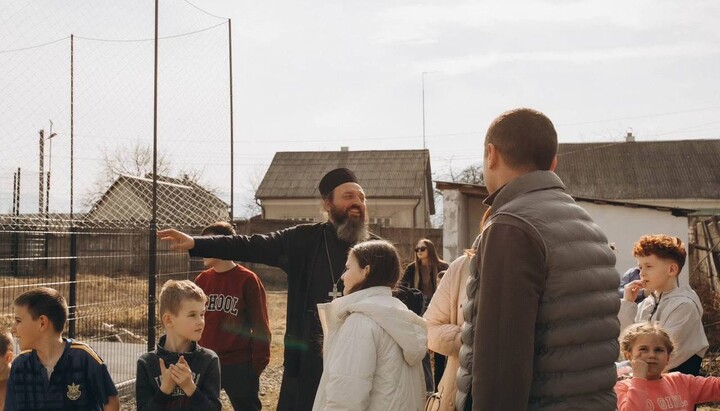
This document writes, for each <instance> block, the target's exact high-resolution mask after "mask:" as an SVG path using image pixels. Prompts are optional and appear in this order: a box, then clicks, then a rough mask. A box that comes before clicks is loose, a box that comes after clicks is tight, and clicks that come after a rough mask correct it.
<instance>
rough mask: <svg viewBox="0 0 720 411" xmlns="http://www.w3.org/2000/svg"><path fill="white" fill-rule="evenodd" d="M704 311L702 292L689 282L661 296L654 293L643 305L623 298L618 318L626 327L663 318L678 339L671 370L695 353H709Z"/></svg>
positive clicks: (672, 357)
mask: <svg viewBox="0 0 720 411" xmlns="http://www.w3.org/2000/svg"><path fill="white" fill-rule="evenodd" d="M658 300H659V301H658ZM656 305H657V309H655V306H656ZM653 310H654V311H655V313H654V314H653ZM702 314H703V308H702V304H701V303H700V298H698V295H697V294H696V293H695V291H693V289H692V288H690V287H689V286H682V287H678V288H675V289H673V290H671V291H667V292H664V293H662V294H659V295H657V296H656V295H655V294H651V295H650V296H649V297H647V298H646V299H644V300H643V301H642V302H641V303H640V304H639V305H638V304H635V303H631V302H629V301H626V300H625V299H623V300H622V302H621V303H620V312H619V313H618V319H619V320H620V329H621V330H622V331H624V330H625V329H626V328H627V327H629V326H630V325H632V324H635V323H639V322H647V321H650V320H651V321H657V322H659V323H660V326H661V327H663V328H664V329H665V330H666V331H667V332H668V334H669V335H670V337H671V338H672V339H673V340H674V342H675V350H673V353H672V355H671V356H670V362H669V363H668V366H667V369H669V370H671V369H673V368H675V367H677V366H678V365H680V364H682V363H684V362H685V361H687V360H688V358H690V357H692V356H693V355H695V354H697V355H698V356H700V358H702V357H703V356H704V355H705V351H707V349H708V346H709V344H708V340H707V337H706V336H705V330H704V329H703V324H702ZM651 316H652V318H651Z"/></svg>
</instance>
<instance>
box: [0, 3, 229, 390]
mask: <svg viewBox="0 0 720 411" xmlns="http://www.w3.org/2000/svg"><path fill="white" fill-rule="evenodd" d="M3 10H4V12H3V15H2V16H0V95H2V96H3V97H2V98H1V99H0V144H2V145H3V147H5V149H4V150H2V151H0V298H1V301H2V304H3V305H2V307H1V311H0V314H1V319H2V322H3V325H6V326H9V325H10V323H11V322H12V317H13V305H12V302H13V300H14V299H15V297H17V296H18V295H19V294H21V293H22V292H24V291H27V290H29V289H31V288H34V287H38V286H48V287H52V288H55V289H58V290H59V291H60V292H61V293H62V294H63V295H64V296H65V298H66V299H67V300H68V303H69V305H70V314H71V316H70V321H69V323H68V326H67V328H66V330H65V333H66V335H68V336H70V337H73V338H76V339H80V340H83V341H86V342H88V343H89V344H90V345H92V346H93V347H94V348H95V349H96V350H97V351H98V352H99V353H100V355H101V357H103V359H104V360H105V361H106V362H107V363H108V369H109V370H110V373H111V375H112V376H113V379H114V381H115V383H116V384H117V385H118V386H124V385H125V384H126V383H127V382H129V381H131V380H133V379H134V377H135V360H136V359H137V357H138V356H139V355H140V354H141V353H142V352H144V351H146V350H147V348H148V338H149V336H151V335H159V334H160V329H159V326H158V322H157V319H156V318H152V316H151V315H150V307H149V306H148V301H152V299H150V298H149V293H150V290H151V289H152V287H151V285H153V284H157V285H158V286H157V290H158V291H159V289H160V286H161V285H162V283H163V282H164V281H165V280H167V279H171V278H172V279H187V278H194V276H195V274H197V272H198V271H199V269H200V267H198V265H197V262H191V261H190V259H189V258H188V256H187V255H186V254H182V253H175V252H170V251H169V250H167V248H166V245H164V244H160V245H159V249H158V250H157V251H156V252H155V253H153V252H151V249H152V247H151V245H150V243H151V241H150V239H151V236H152V234H153V233H154V231H153V230H154V226H153V214H152V196H153V184H154V180H157V186H156V192H157V206H158V208H157V215H156V218H155V220H154V221H155V223H156V224H157V225H158V226H161V227H162V226H174V227H178V228H183V229H184V230H186V231H190V232H197V230H198V228H201V227H203V226H205V225H207V224H209V223H212V222H215V221H219V220H228V219H229V217H230V209H229V208H230V192H231V190H230V187H229V185H230V173H231V170H230V153H229V148H230V109H229V106H230V104H229V102H230V90H229V68H228V67H229V56H228V40H229V37H228V36H229V33H228V24H227V20H226V19H224V18H221V17H217V16H213V15H210V14H208V13H205V12H203V11H202V10H200V9H198V8H197V7H195V6H193V5H192V4H190V3H189V2H187V1H183V0H175V1H172V0H171V1H163V2H161V3H160V11H159V21H160V23H159V27H160V41H159V55H158V112H157V148H158V151H157V154H158V157H157V159H158V161H157V164H158V167H157V177H156V178H154V176H153V173H152V172H153V167H152V165H153V144H154V141H153V87H154V83H153V78H154V67H153V64H154V41H153V35H154V8H153V5H152V3H148V2H145V1H140V0H130V1H127V2H122V3H118V2H112V1H109V0H100V1H92V2H90V1H79V2H70V3H67V2H66V3H63V4H59V3H57V2H52V1H50V0H39V1H19V2H3ZM71 103H72V104H71ZM153 261H154V262H156V264H157V265H156V269H155V270H156V272H152V271H153V269H151V268H150V267H152V264H151V262H153ZM151 330H152V331H155V332H154V334H153V333H151V332H150V331H151Z"/></svg>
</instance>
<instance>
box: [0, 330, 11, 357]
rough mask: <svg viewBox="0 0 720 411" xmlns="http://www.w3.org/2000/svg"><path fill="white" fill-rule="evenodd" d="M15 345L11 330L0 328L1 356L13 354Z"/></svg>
mask: <svg viewBox="0 0 720 411" xmlns="http://www.w3.org/2000/svg"><path fill="white" fill-rule="evenodd" d="M13 351H15V350H14V343H13V336H12V334H11V333H10V330H8V329H6V328H0V356H4V355H5V354H7V353H8V352H13Z"/></svg>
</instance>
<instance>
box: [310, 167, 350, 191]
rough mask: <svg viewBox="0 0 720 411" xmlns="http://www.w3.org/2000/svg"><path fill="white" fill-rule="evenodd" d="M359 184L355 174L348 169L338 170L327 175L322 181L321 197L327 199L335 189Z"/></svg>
mask: <svg viewBox="0 0 720 411" xmlns="http://www.w3.org/2000/svg"><path fill="white" fill-rule="evenodd" d="M357 182H358V180H357V177H355V173H353V172H352V171H350V170H348V169H347V168H336V169H335V170H332V171H330V172H328V173H327V174H325V176H324V177H323V178H322V180H320V186H319V188H320V195H321V196H322V198H327V196H329V195H330V193H332V191H333V190H334V189H335V187H337V186H339V185H341V184H345V183H357Z"/></svg>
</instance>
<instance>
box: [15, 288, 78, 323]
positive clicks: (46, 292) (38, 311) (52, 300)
mask: <svg viewBox="0 0 720 411" xmlns="http://www.w3.org/2000/svg"><path fill="white" fill-rule="evenodd" d="M14 304H15V305H16V306H18V307H25V308H26V309H27V310H28V313H30V317H32V319H33V320H37V319H38V318H40V316H41V315H44V316H45V317H47V318H48V319H49V320H50V322H51V323H52V325H53V328H54V329H55V331H57V332H59V333H62V331H63V329H64V328H65V323H66V322H67V319H68V305H67V301H65V297H63V296H62V295H61V294H60V293H59V292H58V291H57V290H55V289H52V288H48V287H39V288H33V289H32V290H30V291H25V292H24V293H22V294H20V295H19V296H18V297H17V298H16V299H15V301H14Z"/></svg>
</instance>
